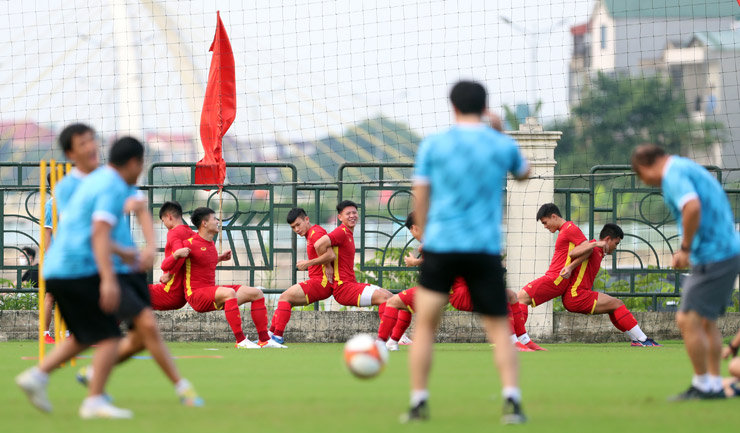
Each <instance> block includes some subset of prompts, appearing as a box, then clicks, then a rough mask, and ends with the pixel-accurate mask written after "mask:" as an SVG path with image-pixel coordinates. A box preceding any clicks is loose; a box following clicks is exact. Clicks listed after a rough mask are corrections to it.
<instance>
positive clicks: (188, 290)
mask: <svg viewBox="0 0 740 433" xmlns="http://www.w3.org/2000/svg"><path fill="white" fill-rule="evenodd" d="M185 289H186V291H185V294H187V295H188V297H190V296H191V295H192V294H193V288H192V287H190V259H185Z"/></svg>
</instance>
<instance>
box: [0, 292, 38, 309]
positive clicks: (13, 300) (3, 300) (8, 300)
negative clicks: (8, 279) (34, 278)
mask: <svg viewBox="0 0 740 433" xmlns="http://www.w3.org/2000/svg"><path fill="white" fill-rule="evenodd" d="M38 308H39V296H38V294H36V293H3V294H0V311H4V310H38Z"/></svg>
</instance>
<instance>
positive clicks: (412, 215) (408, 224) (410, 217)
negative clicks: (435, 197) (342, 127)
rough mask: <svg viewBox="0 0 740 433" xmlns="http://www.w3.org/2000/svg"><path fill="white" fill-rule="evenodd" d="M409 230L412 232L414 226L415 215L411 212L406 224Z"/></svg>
mask: <svg viewBox="0 0 740 433" xmlns="http://www.w3.org/2000/svg"><path fill="white" fill-rule="evenodd" d="M404 225H405V226H406V228H407V229H409V230H411V226H412V225H414V213H413V212H411V213H410V214H409V216H407V217H406V223H405V224H404Z"/></svg>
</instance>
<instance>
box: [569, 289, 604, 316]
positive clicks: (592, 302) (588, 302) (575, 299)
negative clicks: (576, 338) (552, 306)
mask: <svg viewBox="0 0 740 433" xmlns="http://www.w3.org/2000/svg"><path fill="white" fill-rule="evenodd" d="M598 299H599V292H594V291H593V290H591V289H584V288H581V287H579V288H577V289H575V290H574V289H573V288H568V290H567V291H566V292H565V294H564V295H563V306H564V307H565V309H566V310H568V311H570V312H571V313H580V314H594V310H595V309H596V302H597V301H598Z"/></svg>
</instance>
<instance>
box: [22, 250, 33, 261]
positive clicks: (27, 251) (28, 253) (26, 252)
mask: <svg viewBox="0 0 740 433" xmlns="http://www.w3.org/2000/svg"><path fill="white" fill-rule="evenodd" d="M22 250H23V252H24V253H25V254H26V255H27V256H28V257H29V258H30V259H31V261H33V260H34V259H35V258H36V250H35V249H33V248H32V247H23V248H22Z"/></svg>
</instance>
